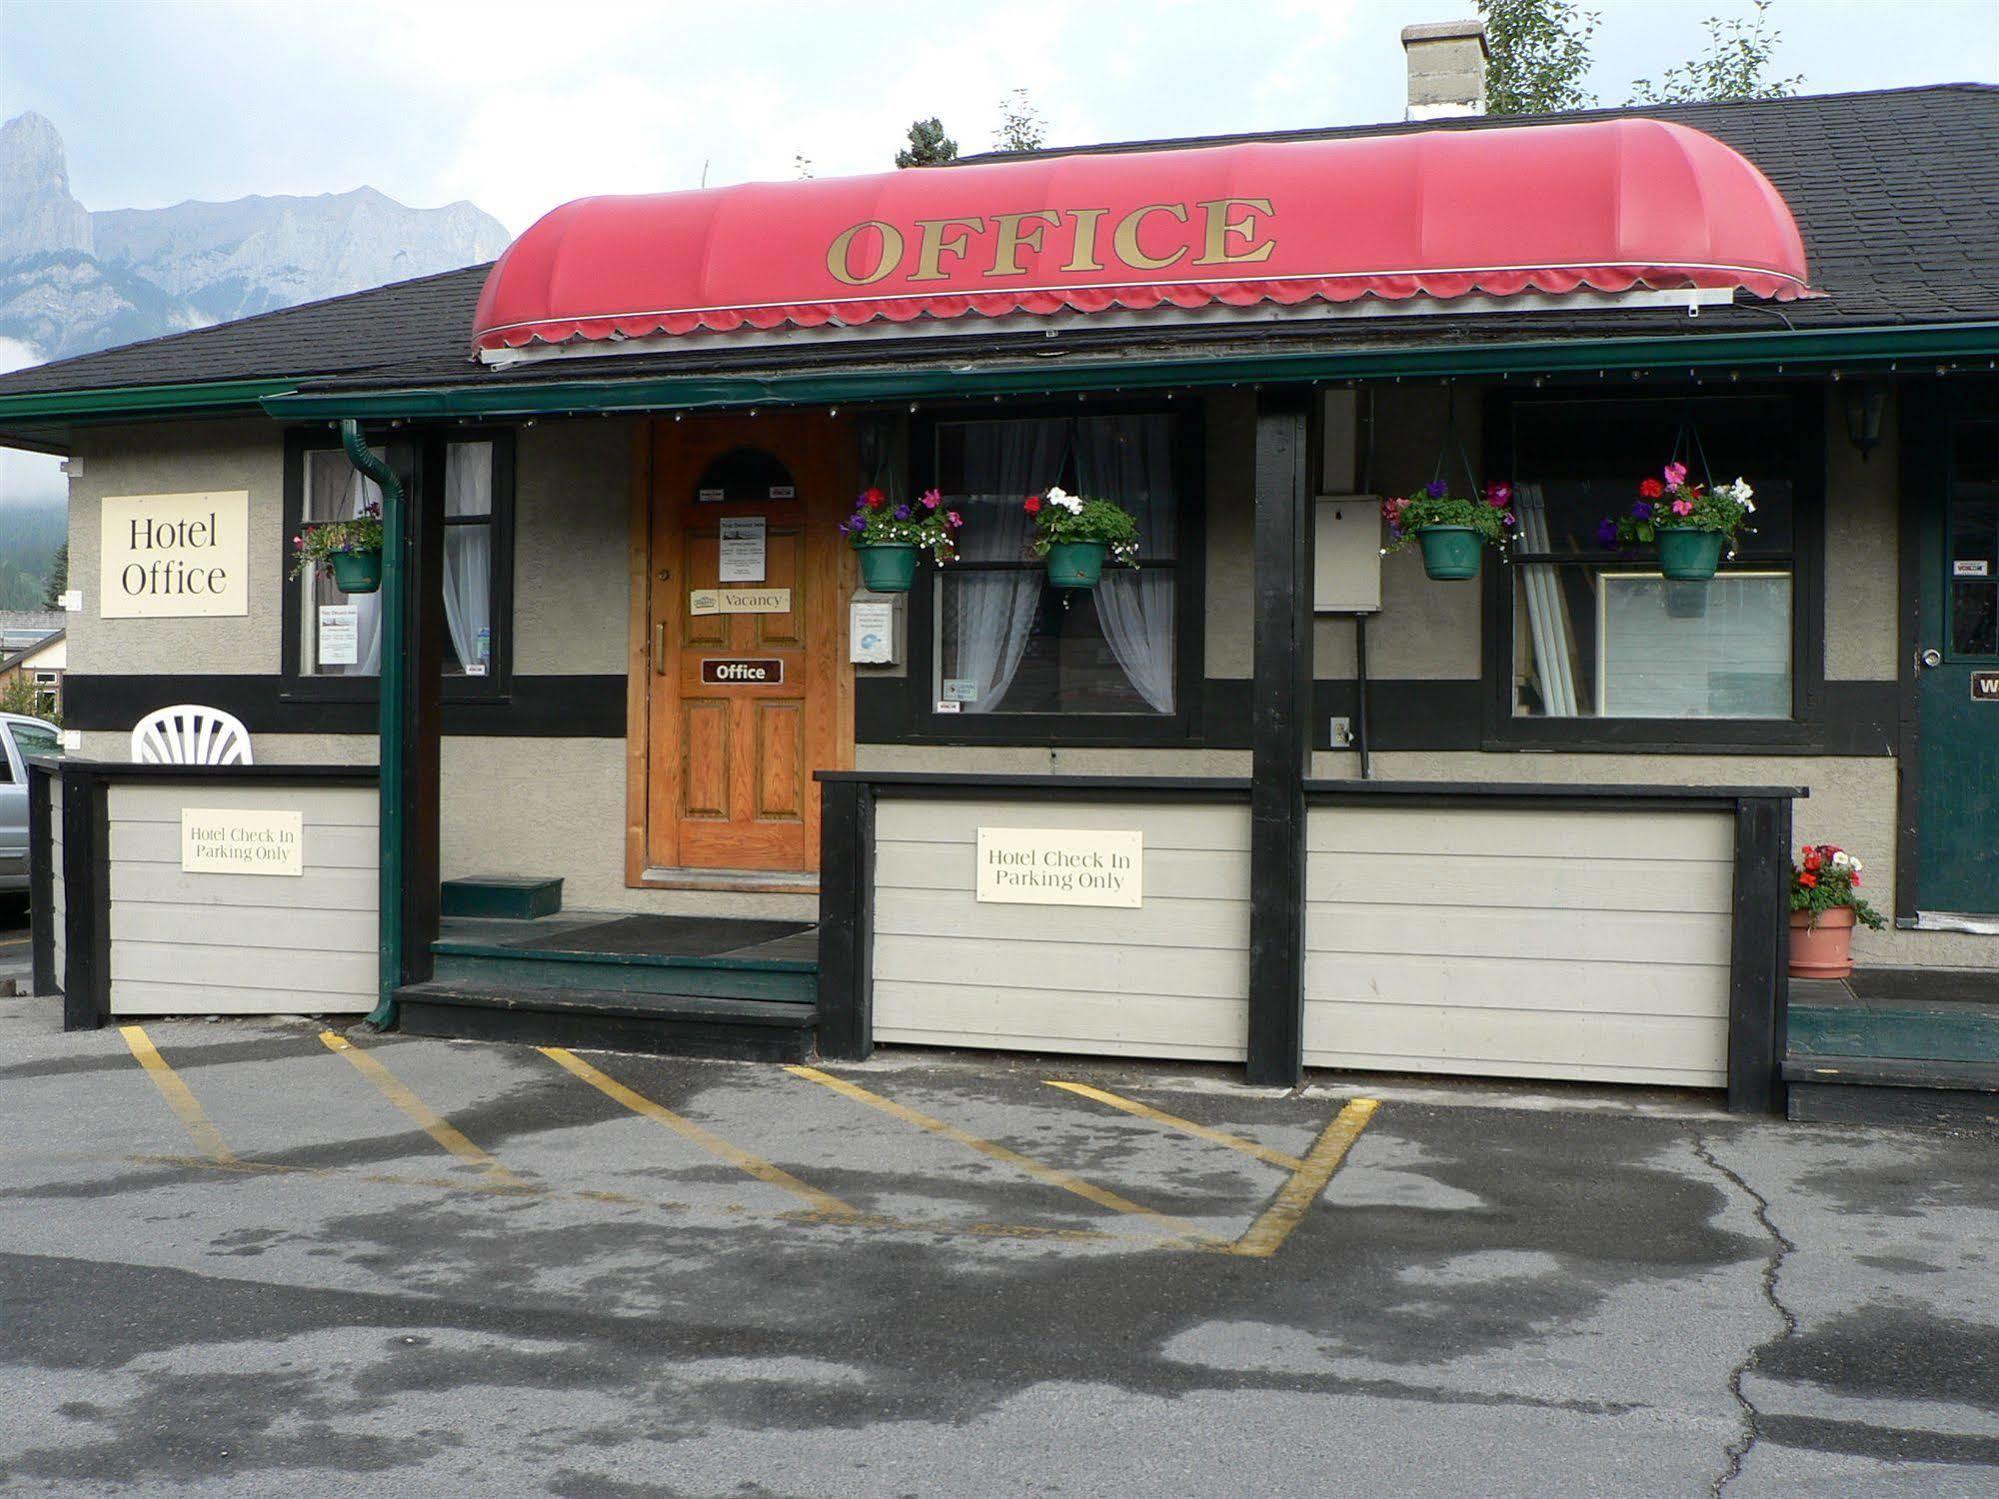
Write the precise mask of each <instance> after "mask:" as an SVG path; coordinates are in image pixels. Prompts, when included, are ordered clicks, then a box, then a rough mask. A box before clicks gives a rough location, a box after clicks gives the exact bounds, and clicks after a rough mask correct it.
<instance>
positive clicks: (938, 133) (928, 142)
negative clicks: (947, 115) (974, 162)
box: [895, 115, 958, 167]
mask: <svg viewBox="0 0 1999 1499" xmlns="http://www.w3.org/2000/svg"><path fill="white" fill-rule="evenodd" d="M957 159H958V143H957V142H956V141H954V140H952V139H951V137H950V136H948V135H946V134H945V133H944V122H943V121H942V120H940V119H938V118H937V117H936V116H935V115H932V116H931V117H930V118H929V119H927V120H915V121H912V122H911V123H910V126H909V144H908V145H907V146H905V147H904V148H903V149H902V150H900V151H898V152H896V153H895V164H896V165H897V166H898V167H941V166H942V165H944V163H945V162H947V161H956V160H957Z"/></svg>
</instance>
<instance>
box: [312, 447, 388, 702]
mask: <svg viewBox="0 0 1999 1499" xmlns="http://www.w3.org/2000/svg"><path fill="white" fill-rule="evenodd" d="M369 451H370V452H372V453H374V454H375V456H376V457H378V458H379V457H380V456H381V452H382V450H381V449H380V448H371V449H369ZM381 503H382V491H381V490H380V489H379V488H378V487H377V486H376V484H375V481H374V480H372V479H370V478H368V477H366V476H365V475H364V474H362V473H361V472H360V470H358V469H356V468H355V467H354V466H353V465H352V464H350V463H349V462H348V461H347V455H346V454H345V453H342V452H340V451H339V450H338V449H334V448H327V449H318V450H315V451H313V452H311V453H308V454H307V455H306V466H305V518H306V520H307V521H333V520H352V519H353V518H354V517H355V516H357V515H359V514H360V513H361V507H362V506H363V505H380V504H381ZM299 597H300V600H301V602H302V605H303V607H304V609H305V611H306V617H305V621H304V625H305V628H304V630H303V631H301V633H300V638H301V639H303V640H309V641H311V642H312V644H313V651H312V659H311V660H310V661H309V662H307V663H303V667H302V669H303V670H305V671H306V672H307V673H308V674H310V673H312V672H317V673H319V674H320V675H321V676H328V677H372V676H377V675H379V674H380V672H381V670H382V596H381V595H380V594H379V593H355V594H343V593H341V592H340V590H339V589H337V588H335V587H334V586H333V580H332V579H331V578H330V577H327V576H326V575H325V574H324V573H320V574H316V575H315V576H314V577H313V578H312V580H311V586H310V587H308V588H302V589H300V590H299ZM321 604H352V605H353V606H354V622H355V650H354V660H353V661H351V662H327V661H323V660H321V659H320V655H319V606H320V605H321Z"/></svg>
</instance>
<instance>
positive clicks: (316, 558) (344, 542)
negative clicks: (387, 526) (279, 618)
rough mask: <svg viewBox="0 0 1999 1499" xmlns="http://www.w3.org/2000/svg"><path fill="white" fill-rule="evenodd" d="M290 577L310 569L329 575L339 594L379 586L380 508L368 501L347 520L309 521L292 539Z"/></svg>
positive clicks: (380, 556)
mask: <svg viewBox="0 0 1999 1499" xmlns="http://www.w3.org/2000/svg"><path fill="white" fill-rule="evenodd" d="M292 553H293V559H292V576H293V577H294V578H296V577H298V576H299V575H300V574H302V573H304V572H307V571H309V570H312V569H318V570H319V571H321V572H328V573H331V574H332V575H333V586H334V587H335V588H338V589H339V590H340V591H341V592H342V593H373V592H375V590H377V589H378V588H380V587H381V586H382V507H381V506H380V505H377V504H374V503H372V502H371V503H369V504H366V505H363V506H362V507H361V513H360V514H359V515H356V516H354V517H353V518H352V519H350V520H325V521H312V522H309V523H307V524H306V525H304V526H302V527H300V528H299V534H298V535H296V536H294V537H293V538H292Z"/></svg>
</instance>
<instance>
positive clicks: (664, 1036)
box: [396, 979, 818, 1062]
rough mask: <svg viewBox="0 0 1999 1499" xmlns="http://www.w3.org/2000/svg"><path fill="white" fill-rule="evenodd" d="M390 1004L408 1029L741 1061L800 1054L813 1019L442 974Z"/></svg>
mask: <svg viewBox="0 0 1999 1499" xmlns="http://www.w3.org/2000/svg"><path fill="white" fill-rule="evenodd" d="M396 1007H397V1017H398V1019H397V1023H398V1026H399V1028H400V1029H401V1030H403V1031H405V1032H407V1033H408V1034H410V1035H413V1036H449V1037H453V1038H456V1039H461V1040H471V1041H512V1042H517V1043H520V1044H523V1045H529V1046H566V1047H578V1048H582V1049H585V1050H593V1051H635V1052H649V1053H653V1054H655V1055H661V1056H691V1057H724V1058H729V1059H732V1060H735V1061H749V1062H796V1061H801V1060H803V1059H804V1058H805V1057H806V1056H807V1055H809V1054H810V1052H811V1050H812V1043H813V1037H814V1033H815V1031H816V1029H817V1024H818V1014H817V1007H816V1006H814V1005H811V1004H803V1003H799V1002H796V1001H784V1000H770V999H739V998H732V997H723V996H717V995H712V994H659V993H652V992H642V991H633V990H628V989H582V988H531V987H526V986H523V985H519V984H492V983H467V982H464V981H461V980H448V979H434V980H432V981H431V982H429V983H426V984H409V985H406V986H404V987H403V988H401V989H398V990H397V991H396Z"/></svg>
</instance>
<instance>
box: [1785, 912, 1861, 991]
mask: <svg viewBox="0 0 1999 1499" xmlns="http://www.w3.org/2000/svg"><path fill="white" fill-rule="evenodd" d="M1851 972H1853V908H1852V907H1851V906H1834V907H1833V908H1832V909H1831V910H1828V911H1820V912H1819V913H1818V920H1817V921H1816V922H1814V921H1813V920H1812V913H1811V912H1810V911H1793V912H1792V913H1791V977H1792V978H1794V979H1843V978H1845V977H1846V976H1847V975H1848V974H1849V973H1851Z"/></svg>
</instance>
